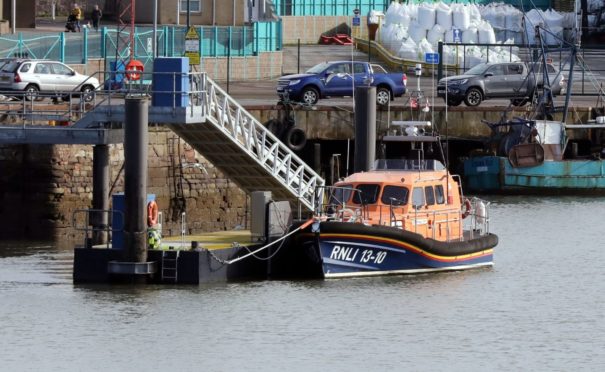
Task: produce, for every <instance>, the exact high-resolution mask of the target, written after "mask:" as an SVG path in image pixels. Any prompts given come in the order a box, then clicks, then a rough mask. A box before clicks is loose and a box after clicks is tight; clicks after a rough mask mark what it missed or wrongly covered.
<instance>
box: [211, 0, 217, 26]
mask: <svg viewBox="0 0 605 372" xmlns="http://www.w3.org/2000/svg"><path fill="white" fill-rule="evenodd" d="M212 25H213V26H216V0H212Z"/></svg>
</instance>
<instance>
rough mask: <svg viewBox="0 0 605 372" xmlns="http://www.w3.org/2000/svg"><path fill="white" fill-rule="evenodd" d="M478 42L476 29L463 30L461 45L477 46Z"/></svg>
mask: <svg viewBox="0 0 605 372" xmlns="http://www.w3.org/2000/svg"><path fill="white" fill-rule="evenodd" d="M478 42H479V36H478V35H477V29H476V28H474V27H471V28H469V29H468V30H464V31H463V32H462V43H464V44H477V43H478Z"/></svg>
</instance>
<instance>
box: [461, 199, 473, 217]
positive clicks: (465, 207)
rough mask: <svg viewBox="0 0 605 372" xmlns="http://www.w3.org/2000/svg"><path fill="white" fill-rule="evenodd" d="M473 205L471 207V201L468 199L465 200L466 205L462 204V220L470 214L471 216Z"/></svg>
mask: <svg viewBox="0 0 605 372" xmlns="http://www.w3.org/2000/svg"><path fill="white" fill-rule="evenodd" d="M472 208H473V207H472V205H471V201H470V200H468V199H464V203H463V204H462V218H463V219H464V218H466V217H468V215H469V214H471V209H472Z"/></svg>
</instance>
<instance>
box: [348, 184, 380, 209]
mask: <svg viewBox="0 0 605 372" xmlns="http://www.w3.org/2000/svg"><path fill="white" fill-rule="evenodd" d="M356 189H357V190H358V191H356V192H355V194H354V195H353V203H355V204H374V203H376V200H378V194H379V192H380V185H376V184H364V185H357V188H356Z"/></svg>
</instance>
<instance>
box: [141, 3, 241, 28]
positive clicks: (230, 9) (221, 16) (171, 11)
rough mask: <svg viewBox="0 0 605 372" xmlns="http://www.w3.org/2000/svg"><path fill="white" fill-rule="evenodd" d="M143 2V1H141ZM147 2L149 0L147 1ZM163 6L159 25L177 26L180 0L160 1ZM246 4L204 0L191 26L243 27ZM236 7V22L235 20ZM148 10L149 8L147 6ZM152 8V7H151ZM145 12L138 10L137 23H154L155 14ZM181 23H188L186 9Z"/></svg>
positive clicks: (194, 14) (182, 13) (192, 13)
mask: <svg viewBox="0 0 605 372" xmlns="http://www.w3.org/2000/svg"><path fill="white" fill-rule="evenodd" d="M139 1H143V0H139ZM145 1H147V0H145ZM158 1H159V3H160V4H161V6H160V7H159V8H160V9H161V11H159V13H158V18H159V23H162V24H176V21H177V19H176V10H177V2H178V0H158ZM244 4H246V0H202V3H201V6H202V9H201V12H200V13H195V12H191V13H190V24H191V25H201V26H206V25H215V26H241V25H243V24H244V23H245V21H244ZM213 7H214V9H215V13H214V23H213ZM234 7H235V20H234V19H233V14H234ZM147 8H149V6H148V5H147ZM151 8H152V7H151ZM140 12H143V10H137V22H148V23H151V22H153V14H151V15H147V12H146V13H140ZM179 23H180V24H182V25H184V24H186V23H187V13H186V10H185V9H181V13H180V20H179Z"/></svg>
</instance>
